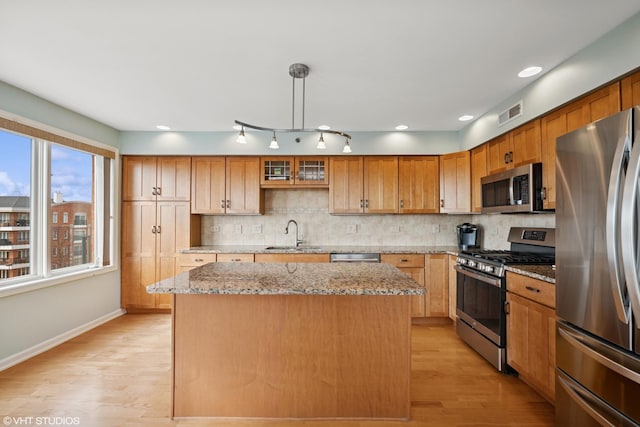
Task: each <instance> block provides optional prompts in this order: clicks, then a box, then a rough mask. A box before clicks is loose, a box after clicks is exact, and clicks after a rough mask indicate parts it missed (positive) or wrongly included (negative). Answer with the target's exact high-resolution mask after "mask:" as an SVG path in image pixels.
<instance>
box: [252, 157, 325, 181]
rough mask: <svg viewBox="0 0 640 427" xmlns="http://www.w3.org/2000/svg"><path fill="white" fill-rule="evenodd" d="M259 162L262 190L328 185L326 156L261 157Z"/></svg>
mask: <svg viewBox="0 0 640 427" xmlns="http://www.w3.org/2000/svg"><path fill="white" fill-rule="evenodd" d="M260 162H261V174H260V186H261V187H262V188H281V187H299V188H302V187H310V188H317V187H327V186H328V185H329V158H328V157H326V156H304V157H261V158H260Z"/></svg>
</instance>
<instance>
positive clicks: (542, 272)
mask: <svg viewBox="0 0 640 427" xmlns="http://www.w3.org/2000/svg"><path fill="white" fill-rule="evenodd" d="M505 270H507V271H511V272H513V273H518V274H522V275H523V276H528V277H532V278H534V279H538V280H543V281H545V282H549V283H553V284H555V283H556V270H555V269H554V268H553V267H552V266H550V265H524V264H523V265H507V266H506V267H505Z"/></svg>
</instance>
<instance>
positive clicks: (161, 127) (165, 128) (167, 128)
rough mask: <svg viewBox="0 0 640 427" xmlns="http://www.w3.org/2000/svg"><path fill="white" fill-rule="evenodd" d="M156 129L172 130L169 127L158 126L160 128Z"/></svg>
mask: <svg viewBox="0 0 640 427" xmlns="http://www.w3.org/2000/svg"><path fill="white" fill-rule="evenodd" d="M156 129H160V130H171V128H170V127H169V126H165V125H158V126H156Z"/></svg>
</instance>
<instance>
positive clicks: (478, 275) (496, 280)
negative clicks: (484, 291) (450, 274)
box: [454, 264, 502, 288]
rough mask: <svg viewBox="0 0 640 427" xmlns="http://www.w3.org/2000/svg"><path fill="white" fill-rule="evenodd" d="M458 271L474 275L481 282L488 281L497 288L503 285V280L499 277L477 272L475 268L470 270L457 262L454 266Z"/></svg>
mask: <svg viewBox="0 0 640 427" xmlns="http://www.w3.org/2000/svg"><path fill="white" fill-rule="evenodd" d="M454 268H455V269H456V271H457V272H459V273H462V274H464V275H465V276H469V277H473V278H474V279H477V280H480V281H481V282H484V283H488V284H490V285H492V286H495V287H496V288H501V287H502V280H500V278H498V277H493V276H488V275H486V274H482V273H476V272H475V271H473V270H469V269H468V268H464V267H462V266H461V265H459V264H456V266H455V267H454Z"/></svg>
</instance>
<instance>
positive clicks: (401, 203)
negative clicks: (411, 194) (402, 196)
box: [400, 200, 404, 209]
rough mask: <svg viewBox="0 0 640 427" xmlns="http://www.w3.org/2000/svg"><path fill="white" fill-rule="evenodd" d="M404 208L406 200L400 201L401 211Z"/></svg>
mask: <svg viewBox="0 0 640 427" xmlns="http://www.w3.org/2000/svg"><path fill="white" fill-rule="evenodd" d="M403 208H404V200H400V209H403Z"/></svg>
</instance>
